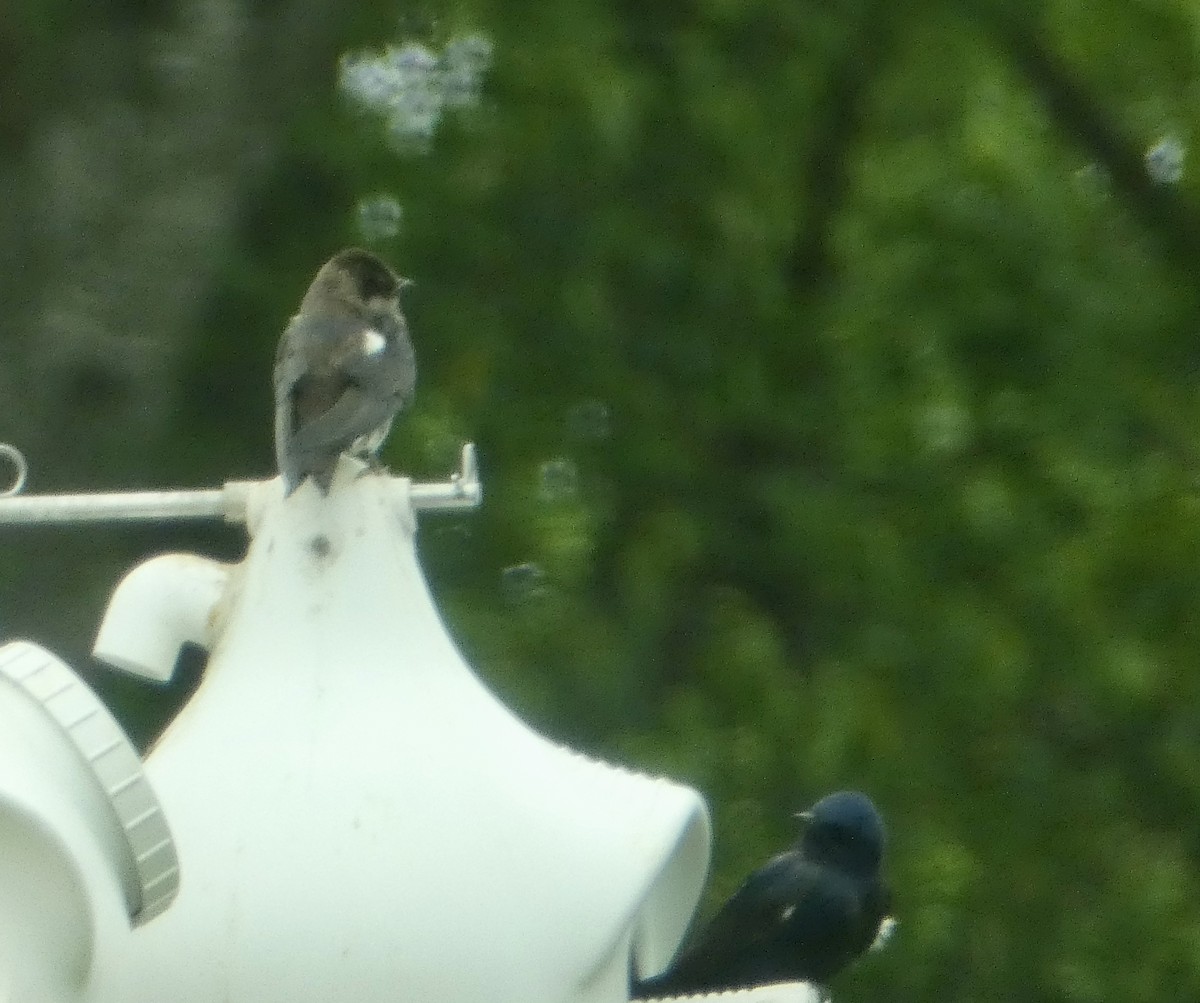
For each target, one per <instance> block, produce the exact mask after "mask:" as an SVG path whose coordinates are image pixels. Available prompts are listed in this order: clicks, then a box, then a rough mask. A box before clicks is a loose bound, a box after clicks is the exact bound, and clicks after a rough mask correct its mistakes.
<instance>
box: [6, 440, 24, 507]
mask: <svg viewBox="0 0 1200 1003" xmlns="http://www.w3.org/2000/svg"><path fill="white" fill-rule="evenodd" d="M0 457H2V458H3V459H4V462H5V463H7V464H8V465H9V466H10V467H12V480H11V481H9V483H8V487H6V488H0V498H11V497H13V496H14V495H19V494H20V493H21V492H22V491H24V490H25V480H26V478H27V477H28V476H29V464H27V463H26V462H25V455H24V454H23V453H22V452H21V451H20V450H19V449H17V447H16V446H10V445H9V444H8V443H7V442H0Z"/></svg>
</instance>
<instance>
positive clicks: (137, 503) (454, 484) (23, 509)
mask: <svg viewBox="0 0 1200 1003" xmlns="http://www.w3.org/2000/svg"><path fill="white" fill-rule="evenodd" d="M0 457H3V458H5V459H7V460H8V461H9V463H10V464H11V465H12V466H13V468H14V470H15V471H16V476H15V477H14V479H13V482H12V484H11V485H10V489H9V490H7V491H5V492H0V525H69V524H73V523H90V522H177V521H183V520H187V519H224V520H225V521H226V522H243V521H245V518H246V495H247V493H248V491H249V488H250V487H251V486H252V485H253V484H254V483H255V482H253V481H229V482H228V483H226V484H225V486H224V487H222V488H215V489H206V490H199V491H172V490H167V491H122V492H114V493H111V494H66V495H24V496H20V497H18V496H17V495H18V493H19V491H20V490H21V488H22V487H24V484H25V480H26V474H27V471H28V467H27V465H26V463H25V457H24V456H22V455H21V453H20V452H19V451H18V450H17V449H15V448H13V447H12V446H9V445H7V444H5V443H0ZM409 496H410V498H411V499H412V505H413V508H414V509H416V510H418V511H443V512H444V511H452V510H456V509H471V508H476V507H477V506H478V505H479V504H480V502H481V501H482V500H483V486H482V485H481V484H480V481H479V467H478V463H477V461H476V459H475V446H474V444H473V443H470V442H468V443H465V444H464V445H463V447H462V456H461V460H460V466H459V470H458V472H457V473H455V474H453V475H452V476H451V478H450V480H449V481H443V482H436V483H432V484H412V485H411V486H410V488H409Z"/></svg>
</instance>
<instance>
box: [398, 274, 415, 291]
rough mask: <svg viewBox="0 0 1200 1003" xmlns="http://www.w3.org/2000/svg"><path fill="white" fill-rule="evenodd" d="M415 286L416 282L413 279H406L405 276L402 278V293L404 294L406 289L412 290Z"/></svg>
mask: <svg viewBox="0 0 1200 1003" xmlns="http://www.w3.org/2000/svg"><path fill="white" fill-rule="evenodd" d="M415 285H416V282H414V281H413V280H412V279H406V278H405V277H404V276H403V275H401V276H400V292H404V290H405V289H411V288H412V287H413V286H415Z"/></svg>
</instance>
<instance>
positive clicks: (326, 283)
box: [275, 248, 417, 497]
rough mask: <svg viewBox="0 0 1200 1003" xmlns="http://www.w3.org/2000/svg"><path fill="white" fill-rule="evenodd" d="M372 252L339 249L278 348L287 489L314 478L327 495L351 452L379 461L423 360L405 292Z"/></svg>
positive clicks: (278, 416) (278, 440) (280, 444)
mask: <svg viewBox="0 0 1200 1003" xmlns="http://www.w3.org/2000/svg"><path fill="white" fill-rule="evenodd" d="M409 284H410V283H409V280H408V279H404V278H401V277H400V276H399V275H397V274H396V273H395V272H394V271H392V269H391V268H389V267H388V266H387V265H386V264H385V263H384V262H383V261H381V260H380V259H379V258H377V257H376V256H375V255H374V254H371V253H370V252H369V251H363V250H359V249H358V248H350V249H348V250H345V251H339V252H338V253H337V254H335V255H334V256H333V257H332V258H330V259H329V260H328V261H327V262H325V264H324V265H322V266H321V270H320V271H319V272H317V275H316V278H314V279H313V281H312V285H310V286H309V287H308V292H306V293H305V294H304V299H303V300H302V301H301V302H300V309H299V311H298V312H297V313H296V315H295V316H294V317H293V318H292V319H291V322H290V323H289V324H288V326H287V329H286V330H285V331H284V332H283V336H282V337H281V338H280V339H279V349H278V351H277V352H276V354H275V456H276V459H277V461H278V463H279V472H280V474H281V475H282V476H283V486H284V496H285V497H286V496H288V495H290V494H291V493H292V492H293V491H295V490H296V488H298V487H299V486H300V484H301V483H303V481H304V479H305V478H306V477H312V479H313V481H314V482H315V483H316V485H317V487H318V488H319V489H320V491H321V493H322V494H328V493H329V486H330V484H331V483H332V481H333V473H334V470H335V469H336V467H337V463H338V458H339V457H340V456H341V454H342V453H344V452H350V453H352V454H353V455H355V456H359V457H362V458H363V459H365V460H367V462H368V463H371V464H372V465H374V464H376V463H377V456H378V453H379V449H380V447H381V446H382V445H383V442H384V440H385V439H386V438H387V434H388V432H389V431H390V430H391V427H392V421H393V420H394V419H395V417H396V414H397V412H399V411H400V410H401V409H402V408H404V407H405V406H407V405H408V403H409V402H410V401H411V400H412V396H413V389H414V387H415V386H416V380H417V363H416V359H415V358H414V356H413V348H412V342H411V341H409V338H408V324H407V323H406V322H405V320H404V314H403V313H402V312H401V311H400V292H401V290H403V289H404V287H405V286H407V285H409Z"/></svg>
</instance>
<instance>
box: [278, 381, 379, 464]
mask: <svg viewBox="0 0 1200 1003" xmlns="http://www.w3.org/2000/svg"><path fill="white" fill-rule="evenodd" d="M395 410H396V405H395V402H394V401H387V400H380V399H379V398H378V397H375V396H374V395H372V394H370V393H367V392H365V391H364V390H363V388H362V387H360V386H358V385H356V384H353V383H347V384H346V385H345V386H344V387H343V389H342V391H341V393H340V394H338V396H337V398H336V399H335V400H334V401H333V402H332V404H330V406H329V407H328V408H326V409H324V410H322V411H321V412H320V413H318V414H314V415H313V416H312V417H309V418H305V419H303V420H302V421H299V422H298V423H297V424H296V427H295V429H294V431H293V433H292V448H293V449H294V450H295V452H296V453H298V454H305V453H317V454H319V453H322V452H330V451H332V452H341V451H342V450H344V449H348V448H349V446H350V444H351V443H352V442H354V440H355V439H357V438H358V437H359V436H360V435H367V434H369V433H370V432H372V431H373V430H374V429H375V428H377V427H378V426H379V425H382V424H383V423H384V422H386V421H387V420H388V419H389V418H390V417H391V416H392V415H393V413H394V412H395Z"/></svg>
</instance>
